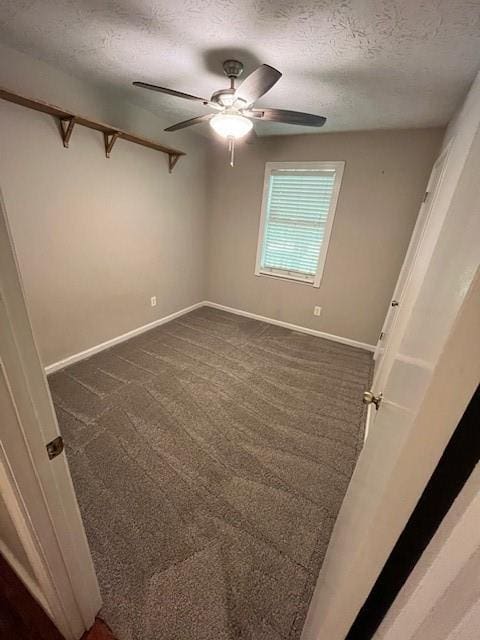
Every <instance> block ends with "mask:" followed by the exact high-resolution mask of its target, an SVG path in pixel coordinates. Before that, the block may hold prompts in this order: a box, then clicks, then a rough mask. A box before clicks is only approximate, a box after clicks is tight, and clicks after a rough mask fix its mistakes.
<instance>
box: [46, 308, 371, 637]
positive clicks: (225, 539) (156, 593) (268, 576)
mask: <svg viewBox="0 0 480 640" xmlns="http://www.w3.org/2000/svg"><path fill="white" fill-rule="evenodd" d="M371 367H372V358H371V354H370V353H368V352H366V351H362V350H359V349H354V348H352V347H348V346H345V345H340V344H336V343H333V342H329V341H327V340H322V339H320V338H315V337H312V336H308V335H305V334H300V333H295V332H293V331H289V330H286V329H283V328H280V327H275V326H272V325H268V324H265V323H261V322H258V321H256V320H251V319H248V318H244V317H241V316H236V315H232V314H228V313H225V312H223V311H217V310H215V309H211V308H206V307H204V308H202V309H199V310H197V311H194V312H192V313H190V314H188V315H185V316H182V317H181V318H179V319H177V320H174V321H172V322H170V323H168V324H165V325H163V326H160V327H158V328H157V329H154V330H152V331H150V332H148V333H145V334H142V335H140V336H138V337H136V338H133V339H132V340H130V341H128V342H126V343H123V344H121V345H118V346H116V347H113V348H112V349H110V350H108V351H104V352H102V353H99V354H97V355H95V356H93V357H92V358H90V359H89V360H84V361H83V362H80V363H78V364H75V365H73V366H71V367H69V368H67V369H65V370H63V371H60V372H58V373H55V374H53V375H52V376H50V378H49V383H50V387H51V390H52V395H53V398H54V402H55V406H56V410H57V414H58V419H59V423H60V429H61V431H62V434H63V435H64V437H65V440H66V445H67V455H68V459H69V462H70V468H71V471H72V476H73V480H74V484H75V487H76V491H77V495H78V500H79V503H80V508H81V511H82V514H83V518H84V522H85V526H86V530H87V535H88V538H89V541H90V546H91V549H92V553H93V557H94V561H95V566H96V569H97V573H98V578H99V581H100V586H101V591H102V595H103V600H104V608H103V610H102V617H103V618H104V619H105V620H106V622H107V623H108V624H109V625H110V627H111V628H112V630H113V631H114V633H115V635H116V636H117V637H118V638H119V640H133V639H135V640H227V639H228V640H234V639H235V640H237V639H241V640H280V639H288V640H297V639H298V638H299V637H300V633H301V628H302V625H303V622H304V618H305V615H306V612H307V608H308V604H309V601H310V598H311V595H312V591H313V587H314V585H315V581H316V578H317V576H318V572H319V569H320V566H321V563H322V559H323V557H324V554H325V550H326V547H327V544H328V540H329V537H330V533H331V529H332V526H333V523H334V521H335V517H336V515H337V512H338V509H339V507H340V504H341V502H342V499H343V496H344V494H345V491H346V488H347V485H348V482H349V478H350V475H351V473H352V470H353V467H354V464H355V461H356V458H357V455H358V453H359V449H360V446H361V441H362V436H363V421H364V412H363V405H362V403H361V396H362V391H363V390H364V389H365V388H367V387H368V383H369V378H370V374H371Z"/></svg>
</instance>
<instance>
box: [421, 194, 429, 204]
mask: <svg viewBox="0 0 480 640" xmlns="http://www.w3.org/2000/svg"><path fill="white" fill-rule="evenodd" d="M429 195H430V191H425V194H424V196H423V200H422V202H426V201H427V198H428V196H429Z"/></svg>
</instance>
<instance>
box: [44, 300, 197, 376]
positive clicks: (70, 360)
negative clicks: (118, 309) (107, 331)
mask: <svg viewBox="0 0 480 640" xmlns="http://www.w3.org/2000/svg"><path fill="white" fill-rule="evenodd" d="M204 304H205V303H204V302H203V301H202V302H197V303H196V304H192V305H190V306H189V307H185V308H184V309H180V310H179V311H175V312H174V313H170V314H169V315H168V316H164V317H163V318H158V320H154V321H153V322H149V323H148V324H144V325H143V326H141V327H137V328H136V329H132V330H131V331H127V333H122V335H120V336H117V337H116V338H111V339H110V340H106V341H105V342H101V343H100V344H97V345H95V346H94V347H90V348H88V349H85V351H80V352H79V353H74V354H73V355H71V356H68V357H67V358H64V359H63V360H59V361H58V362H54V363H52V364H49V365H48V366H47V367H45V373H46V374H47V376H48V375H50V374H51V373H54V372H55V371H59V370H60V369H64V368H65V367H68V366H69V365H71V364H74V363H75V362H79V361H80V360H85V358H89V357H90V356H93V355H94V354H95V353H99V352H100V351H104V350H105V349H109V348H110V347H113V346H115V345H116V344H119V343H120V342H125V340H129V339H130V338H134V337H135V336H138V335H140V334H141V333H144V332H145V331H149V330H150V329H154V328H155V327H159V326H160V325H161V324H165V323H166V322H170V320H175V318H179V317H180V316H183V315H185V314H186V313H190V311H195V309H199V308H200V307H203V306H204Z"/></svg>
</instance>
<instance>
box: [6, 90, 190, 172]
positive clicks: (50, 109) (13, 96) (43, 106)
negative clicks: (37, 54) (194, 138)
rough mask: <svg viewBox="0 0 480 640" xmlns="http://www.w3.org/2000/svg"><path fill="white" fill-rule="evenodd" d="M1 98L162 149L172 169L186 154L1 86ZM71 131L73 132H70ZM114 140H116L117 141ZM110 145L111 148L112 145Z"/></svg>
mask: <svg viewBox="0 0 480 640" xmlns="http://www.w3.org/2000/svg"><path fill="white" fill-rule="evenodd" d="M0 98H1V99H2V100H7V101H8V102H13V103H15V104H19V105H21V106H22V107H27V108H28V109H34V110H35V111H41V112H42V113H47V114H49V115H51V116H53V117H55V118H58V119H59V120H60V121H71V120H73V123H74V124H75V125H77V124H78V125H81V126H82V127H88V128H89V129H95V130H96V131H100V132H102V133H103V134H104V135H105V134H106V136H107V137H108V136H112V135H115V134H116V135H115V140H116V139H117V138H122V139H123V140H127V141H128V142H133V143H134V144H139V145H141V146H142V147H148V148H149V149H154V150H155V151H160V152H161V153H166V154H167V155H168V156H169V168H170V171H171V170H172V169H173V167H174V166H175V164H176V162H177V160H178V159H179V157H180V156H184V155H186V154H185V152H184V151H179V150H178V149H173V148H171V147H166V146H165V145H163V144H159V143H158V142H155V141H154V140H149V139H148V138H142V137H141V136H136V135H135V134H133V133H129V132H128V131H123V130H122V129H118V127H113V126H111V125H109V124H105V123H103V122H98V121H97V120H92V119H91V118H85V117H84V116H79V115H76V114H74V113H72V112H71V111H66V110H65V109H61V108H60V107H57V106H55V105H53V104H49V103H48V102H43V101H41V100H33V99H32V98H26V97H25V96H22V95H20V94H18V93H14V92H13V91H8V90H7V89H3V88H1V87H0ZM62 130H63V131H64V135H63V136H62V137H63V142H64V145H65V146H68V139H69V137H70V136H68V139H67V140H66V139H65V130H64V129H62ZM70 133H71V132H70ZM115 140H114V142H115ZM105 144H106V147H105V148H106V149H107V140H106V141H105ZM112 146H113V144H112V145H110V150H109V151H111V147H112ZM109 151H108V152H107V157H108V155H109Z"/></svg>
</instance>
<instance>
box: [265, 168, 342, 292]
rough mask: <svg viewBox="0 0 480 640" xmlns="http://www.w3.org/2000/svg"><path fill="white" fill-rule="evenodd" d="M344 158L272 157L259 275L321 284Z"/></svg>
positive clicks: (266, 187)
mask: <svg viewBox="0 0 480 640" xmlns="http://www.w3.org/2000/svg"><path fill="white" fill-rule="evenodd" d="M344 164H345V163H344V162H267V165H266V169H265V183H264V189H263V203H262V216H261V220H260V232H259V238H258V248H257V264H256V269H255V274H256V275H268V276H276V277H278V278H286V279H287V280H296V281H298V282H306V283H309V284H311V285H313V286H314V287H319V286H320V280H321V277H322V272H323V267H324V264H325V259H326V257H327V250H328V241H329V239H330V232H331V230H332V226H333V217H334V215H335V207H336V204H337V198H338V192H339V190H340V183H341V181H342V174H343V167H344Z"/></svg>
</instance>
